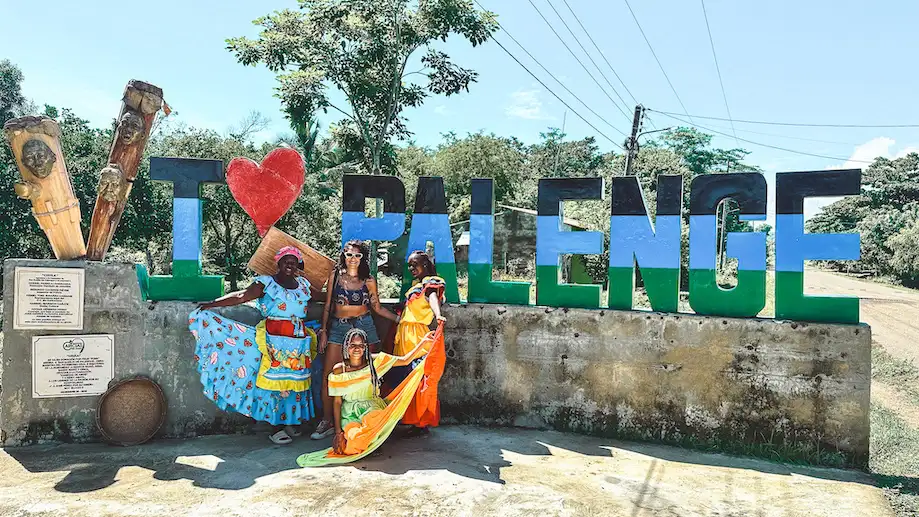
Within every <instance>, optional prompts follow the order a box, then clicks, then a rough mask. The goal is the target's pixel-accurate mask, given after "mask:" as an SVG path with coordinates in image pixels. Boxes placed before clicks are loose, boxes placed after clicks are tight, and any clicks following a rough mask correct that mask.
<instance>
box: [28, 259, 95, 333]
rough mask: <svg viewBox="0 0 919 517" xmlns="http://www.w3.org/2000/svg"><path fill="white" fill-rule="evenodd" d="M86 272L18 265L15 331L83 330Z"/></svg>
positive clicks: (75, 269) (77, 269)
mask: <svg viewBox="0 0 919 517" xmlns="http://www.w3.org/2000/svg"><path fill="white" fill-rule="evenodd" d="M85 274H86V272H85V271H84V270H83V269H81V268H50V267H17V268H16V274H15V282H16V285H15V307H14V308H13V329H14V330H33V329H42V330H83V293H84V291H83V290H84V283H85Z"/></svg>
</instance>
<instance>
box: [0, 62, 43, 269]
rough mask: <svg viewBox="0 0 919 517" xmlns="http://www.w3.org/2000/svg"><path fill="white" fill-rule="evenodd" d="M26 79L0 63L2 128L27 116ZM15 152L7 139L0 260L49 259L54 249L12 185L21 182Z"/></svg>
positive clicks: (0, 174) (0, 194) (1, 173)
mask: <svg viewBox="0 0 919 517" xmlns="http://www.w3.org/2000/svg"><path fill="white" fill-rule="evenodd" d="M22 81H23V75H22V72H21V71H20V70H19V68H18V67H17V66H16V65H14V64H12V63H11V62H10V61H9V60H3V61H0V127H2V126H3V124H5V123H6V122H7V121H8V120H10V119H13V118H16V117H20V116H23V115H26V114H27V113H26V111H27V106H26V100H25V97H24V96H23V95H22ZM20 178H21V176H20V174H19V169H18V167H17V166H16V161H15V159H14V158H13V151H12V149H10V146H9V145H7V143H6V140H5V139H4V141H3V143H2V144H0V213H2V214H3V217H4V224H3V231H2V232H0V260H4V259H7V258H13V257H28V258H49V257H51V256H52V255H51V246H50V244H48V240H47V239H46V238H45V235H44V232H42V230H41V228H40V227H39V226H38V223H37V222H36V221H35V218H34V217H32V210H31V204H30V203H29V202H28V201H26V200H23V199H18V198H17V197H16V195H15V194H14V193H13V184H14V183H16V182H18V181H21V180H20Z"/></svg>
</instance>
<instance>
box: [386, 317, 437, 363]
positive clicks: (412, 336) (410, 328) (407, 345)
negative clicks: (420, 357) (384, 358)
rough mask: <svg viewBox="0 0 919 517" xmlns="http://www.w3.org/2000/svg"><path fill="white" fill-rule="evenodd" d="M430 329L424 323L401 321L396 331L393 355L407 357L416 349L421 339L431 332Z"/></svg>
mask: <svg viewBox="0 0 919 517" xmlns="http://www.w3.org/2000/svg"><path fill="white" fill-rule="evenodd" d="M430 331H431V330H430V328H429V327H428V326H427V325H426V324H424V323H412V322H407V321H400V322H399V327H398V328H397V329H396V340H395V346H393V353H394V354H396V355H405V354H407V353H409V352H411V351H412V349H413V348H415V345H417V344H418V342H419V341H421V339H422V338H423V337H424V336H425V335H427V333H428V332H430Z"/></svg>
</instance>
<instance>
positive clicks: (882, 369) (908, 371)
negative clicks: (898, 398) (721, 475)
mask: <svg viewBox="0 0 919 517" xmlns="http://www.w3.org/2000/svg"><path fill="white" fill-rule="evenodd" d="M871 378H872V379H876V380H878V381H881V382H883V383H885V384H889V385H891V386H892V387H894V388H896V389H897V390H898V391H900V392H903V393H905V394H906V395H908V396H909V399H910V401H911V402H913V403H914V404H916V405H919V366H916V364H915V363H913V362H912V361H905V360H903V359H897V358H896V357H893V356H892V355H890V354H889V353H887V351H886V350H884V347H882V346H881V345H878V344H877V343H871Z"/></svg>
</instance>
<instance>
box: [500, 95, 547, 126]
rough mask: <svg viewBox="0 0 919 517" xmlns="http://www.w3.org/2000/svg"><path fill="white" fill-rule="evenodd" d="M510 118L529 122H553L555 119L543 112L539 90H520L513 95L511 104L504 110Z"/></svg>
mask: <svg viewBox="0 0 919 517" xmlns="http://www.w3.org/2000/svg"><path fill="white" fill-rule="evenodd" d="M504 113H505V114H507V115H508V116H510V117H517V118H523V119H527V120H551V119H552V118H553V117H551V116H549V115H547V114H546V113H545V111H543V107H542V101H541V100H540V99H539V90H518V91H516V92H514V93H512V94H511V101H510V104H508V105H507V107H506V108H505V109H504Z"/></svg>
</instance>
